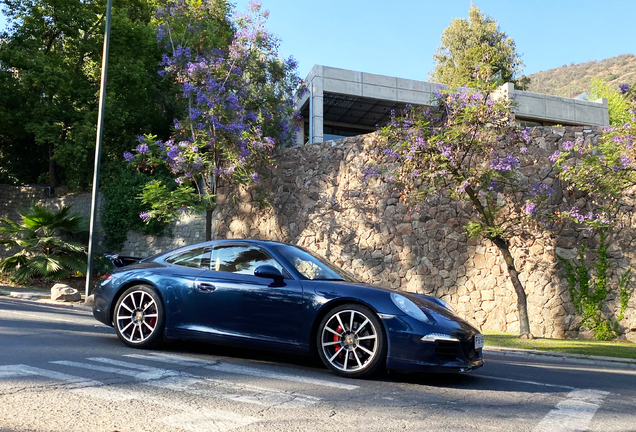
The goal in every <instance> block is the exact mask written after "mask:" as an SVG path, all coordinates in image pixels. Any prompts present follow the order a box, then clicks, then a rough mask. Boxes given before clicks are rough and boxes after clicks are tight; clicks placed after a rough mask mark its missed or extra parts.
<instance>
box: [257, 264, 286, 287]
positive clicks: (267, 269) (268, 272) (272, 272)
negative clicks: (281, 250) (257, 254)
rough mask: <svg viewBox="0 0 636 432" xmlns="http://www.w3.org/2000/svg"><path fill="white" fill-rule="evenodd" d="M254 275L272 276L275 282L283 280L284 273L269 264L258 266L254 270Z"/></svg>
mask: <svg viewBox="0 0 636 432" xmlns="http://www.w3.org/2000/svg"><path fill="white" fill-rule="evenodd" d="M254 276H258V277H262V278H271V279H274V282H276V283H281V282H283V274H282V273H281V272H280V270H278V269H277V268H276V267H274V266H271V265H268V264H264V265H262V266H258V267H256V270H254Z"/></svg>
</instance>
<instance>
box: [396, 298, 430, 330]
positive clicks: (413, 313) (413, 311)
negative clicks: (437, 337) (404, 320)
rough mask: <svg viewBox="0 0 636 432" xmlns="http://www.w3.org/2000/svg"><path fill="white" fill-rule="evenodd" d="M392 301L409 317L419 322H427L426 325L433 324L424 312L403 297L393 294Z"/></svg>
mask: <svg viewBox="0 0 636 432" xmlns="http://www.w3.org/2000/svg"><path fill="white" fill-rule="evenodd" d="M391 300H393V303H395V305H396V306H397V307H398V308H399V309H400V310H401V311H402V312H404V313H405V314H407V315H408V316H410V317H412V318H415V319H416V320H418V321H422V322H425V323H426V324H430V323H431V320H429V319H428V317H427V316H426V314H425V313H424V311H422V309H420V308H419V307H417V305H416V304H415V303H413V302H412V301H411V300H409V299H407V298H406V297H404V296H403V295H400V294H397V293H391Z"/></svg>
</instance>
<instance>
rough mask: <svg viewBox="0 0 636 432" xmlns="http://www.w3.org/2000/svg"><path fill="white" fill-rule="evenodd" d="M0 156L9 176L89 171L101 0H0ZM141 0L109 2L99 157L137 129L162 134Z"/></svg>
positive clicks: (155, 53)
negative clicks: (3, 20)
mask: <svg viewBox="0 0 636 432" xmlns="http://www.w3.org/2000/svg"><path fill="white" fill-rule="evenodd" d="M0 4H1V5H2V9H3V12H4V14H5V15H6V16H7V18H8V22H9V26H8V28H7V30H6V31H5V32H4V33H3V34H1V35H0V39H1V40H2V41H3V43H2V44H0V65H1V66H0V114H2V115H0V142H2V143H3V144H6V145H3V151H2V153H1V154H0V162H1V163H2V165H3V167H4V168H5V171H6V172H5V173H0V176H3V177H4V178H5V179H8V180H10V181H12V182H25V183H27V182H38V181H40V182H43V180H44V181H45V182H47V183H48V184H49V185H50V186H56V185H58V184H60V183H65V184H68V185H70V186H72V187H73V188H78V189H82V188H85V187H86V186H87V185H88V184H89V183H90V179H91V176H92V166H93V154H94V145H95V144H94V143H95V127H96V126H95V125H96V123H97V96H98V91H99V75H100V64H101V47H102V43H103V26H104V11H105V1H104V0H88V1H82V0H0ZM153 19H154V7H153V4H152V2H151V1H150V0H130V1H126V2H119V3H117V2H115V5H114V6H113V16H112V39H111V48H110V63H109V82H108V86H107V89H108V91H107V95H106V96H107V106H108V109H107V111H106V119H105V131H104V155H105V158H104V161H105V162H108V161H109V160H114V159H120V157H121V152H122V151H123V150H124V149H126V148H129V147H130V144H131V143H132V142H134V140H136V137H137V136H138V135H139V134H141V133H142V132H148V131H152V132H154V133H157V134H159V135H161V136H167V135H168V134H169V128H170V125H171V119H172V117H173V116H174V113H173V111H174V109H175V103H174V85H173V83H172V82H170V81H168V80H165V79H164V78H162V77H161V76H159V75H158V73H157V72H158V70H159V69H160V67H159V62H160V60H161V50H160V49H159V47H158V46H157V43H156V34H155V24H154V22H153Z"/></svg>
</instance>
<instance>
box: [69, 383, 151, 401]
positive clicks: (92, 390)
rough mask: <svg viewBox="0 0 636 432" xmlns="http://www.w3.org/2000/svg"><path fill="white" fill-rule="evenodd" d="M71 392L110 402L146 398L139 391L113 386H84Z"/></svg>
mask: <svg viewBox="0 0 636 432" xmlns="http://www.w3.org/2000/svg"><path fill="white" fill-rule="evenodd" d="M71 392H73V393H76V394H80V395H84V396H89V397H93V398H96V399H102V400H106V401H110V402H124V401H127V400H132V399H140V398H142V400H143V398H144V397H143V396H141V395H140V394H139V393H138V392H130V391H126V390H123V389H118V388H114V387H113V386H102V387H84V388H79V389H74V390H71Z"/></svg>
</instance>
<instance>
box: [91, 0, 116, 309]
mask: <svg viewBox="0 0 636 432" xmlns="http://www.w3.org/2000/svg"><path fill="white" fill-rule="evenodd" d="M112 4H113V2H112V0H107V1H106V29H105V30H104V50H103V52H102V78H101V83H100V87H99V111H98V115H97V138H96V142H95V168H94V169H93V193H92V197H91V218H90V225H89V237H88V264H87V269H86V293H85V299H86V301H88V296H89V294H90V289H91V280H92V278H93V242H94V241H93V240H94V239H93V237H94V233H95V218H96V213H97V189H98V187H99V162H100V159H101V155H102V135H103V132H104V103H105V101H106V75H107V72H108V49H109V45H110V15H111V8H112Z"/></svg>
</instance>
